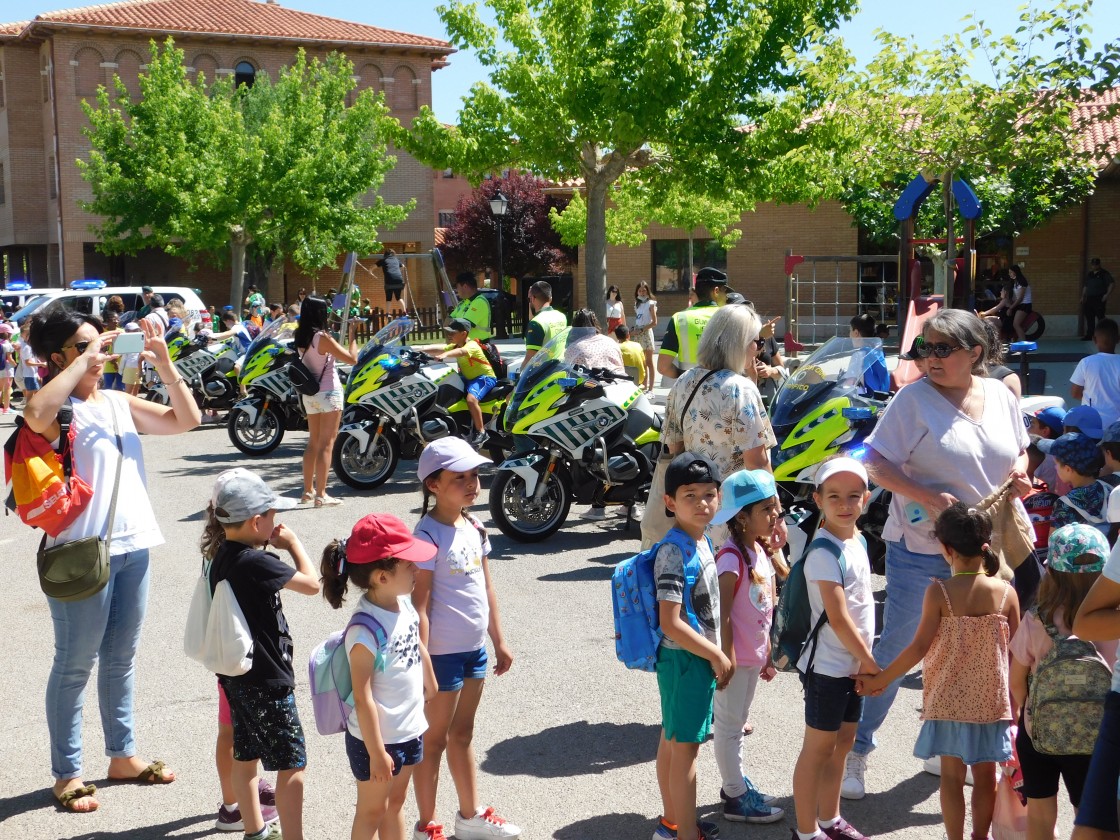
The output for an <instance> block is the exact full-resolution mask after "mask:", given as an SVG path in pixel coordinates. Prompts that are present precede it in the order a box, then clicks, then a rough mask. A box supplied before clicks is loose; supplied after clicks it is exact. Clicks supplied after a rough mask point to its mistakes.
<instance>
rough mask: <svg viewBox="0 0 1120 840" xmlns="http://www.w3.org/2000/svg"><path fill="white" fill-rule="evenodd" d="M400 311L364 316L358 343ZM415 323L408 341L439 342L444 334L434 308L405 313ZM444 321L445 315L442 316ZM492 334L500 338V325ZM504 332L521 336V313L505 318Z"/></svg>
mask: <svg viewBox="0 0 1120 840" xmlns="http://www.w3.org/2000/svg"><path fill="white" fill-rule="evenodd" d="M405 314H406V313H404V312H403V311H402V310H400V309H391V310H389V311H385V310H383V309H374V310H373V311H372V312H370V314H369V315H368V316H364V317H365V320H364V321H363V322H362V323H361V324H360V325H359V326H358V343H359V344H365V343H366V342H367V341H369V340H370V338H372V337H373V335H374V333H376V332H377V331H378V330H379V329H381V328H382V327H384V326H385V325H386V324H388V323H389V322H390V321H392V320H394V319H396V318H400V317H402V316H403V315H405ZM407 314H408V315H409V316H410V317H412V318H413V319H414V320H415V321H416V326H414V327H413V329H412V332H411V333H410V334H409V337H408V339H409V341H417V340H420V341H439V340H440V339H442V338H443V337H444V336H445V335H446V333H445V332H444V331H443V323H444V322H443V321H440V320H439V317H438V315H437V312H436V308H435V307H434V306H427V307H420V308H419V309H414V310H413V311H411V312H409V313H407ZM494 315H495V320H497V319H498V318H500V316H499V315H498V313H494ZM444 317H445V320H446V315H445V316H444ZM493 326H494V334H495V336H496V337H501V335H502V332H503V330H501V329H499V327H500V326H501V325H499V324H498V323H495V324H494V325H493ZM505 327H506V329H505V330H504V332H506V333H507V334H508V335H521V334H522V324H521V313H519V312H516V313H512V314H511V315H510V316H509V317H508V318H507V323H506V324H505Z"/></svg>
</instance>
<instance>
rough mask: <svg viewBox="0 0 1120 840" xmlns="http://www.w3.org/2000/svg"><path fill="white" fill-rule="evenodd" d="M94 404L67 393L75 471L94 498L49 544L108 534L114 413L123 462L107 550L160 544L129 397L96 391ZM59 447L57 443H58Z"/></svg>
mask: <svg viewBox="0 0 1120 840" xmlns="http://www.w3.org/2000/svg"><path fill="white" fill-rule="evenodd" d="M98 393H99V394H100V397H101V399H99V400H97V401H96V402H93V401H89V402H87V401H83V400H80V399H78V398H77V397H71V398H70V402H71V403H72V404H73V406H74V417H73V420H72V421H71V422H72V424H73V426H74V429H75V432H76V436H75V438H74V448H73V454H74V474H75V475H77V476H79V477H80V478H82V479H83V480H84V481H86V482H87V483H88V484H89V485H90V486H91V487H92V488H93V498H92V499H91V500H90V502H89V504H88V505H86V507H85V509H84V510H83V511H82V512H81V514H79V516H78V518H77V519H75V520H74V521H73V522H72V523H71V524H70V527H69V528H67V529H66V530H65V531H63V532H62V533H61V534H59V535H58V536H57V537H54V538H51V537H49V536H48V537H47V548H50V547H51V546H55V545H59V544H61V543H65V542H70V541H72V540H80V539H82V538H83V537H93V536H100V537H105V536H106V535H107V534H108V528H107V527H106V526H107V524H108V519H109V505H110V503H111V502H112V500H113V479H114V478H115V477H116V471H117V459H118V458H119V457H120V456H119V454H118V453H119V451H120V450H118V449H117V439H116V437H115V436H114V434H113V414H112V413H111V412H113V411H114V410H115V413H116V416H117V428H118V430H119V431H120V434H121V445H122V447H123V448H124V463H123V464H122V465H121V483H120V489H119V490H118V491H117V510H116V524H115V525H114V526H113V542H112V545H111V546H110V547H109V553H110V554H112V555H114V556H116V555H118V554H127V553H128V552H130V551H139V550H140V549H142V548H152V547H153V546H157V545H162V544H163V534H162V533H160V530H159V523H158V521H157V520H156V515H155V512H154V511H153V510H152V503H151V501H150V500H149V499H148V486H147V478H146V476H145V474H144V450H143V448H142V447H141V446H140V435H139V434H138V433H137V432H136V425H135V424H134V423H133V422H132V412H131V411H130V410H129V408H128V396H127V395H125V394H122V393H119V392H113V391H99V392H98ZM56 446H57V444H56Z"/></svg>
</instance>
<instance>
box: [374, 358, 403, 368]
mask: <svg viewBox="0 0 1120 840" xmlns="http://www.w3.org/2000/svg"><path fill="white" fill-rule="evenodd" d="M377 363H378V364H379V365H381V367H383V368H385V370H392V369H393V368H395V367H396V366H397V365H399V364H400V363H401V360H400V359H398V358H397V357H396V356H389V357H388V358H385V359H379V360H378V361H377Z"/></svg>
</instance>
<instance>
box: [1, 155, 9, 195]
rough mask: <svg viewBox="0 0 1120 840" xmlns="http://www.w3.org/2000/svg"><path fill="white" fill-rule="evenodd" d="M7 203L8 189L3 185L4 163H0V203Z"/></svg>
mask: <svg viewBox="0 0 1120 840" xmlns="http://www.w3.org/2000/svg"><path fill="white" fill-rule="evenodd" d="M7 203H8V190H7V188H6V187H5V185H4V164H2V163H0V204H7Z"/></svg>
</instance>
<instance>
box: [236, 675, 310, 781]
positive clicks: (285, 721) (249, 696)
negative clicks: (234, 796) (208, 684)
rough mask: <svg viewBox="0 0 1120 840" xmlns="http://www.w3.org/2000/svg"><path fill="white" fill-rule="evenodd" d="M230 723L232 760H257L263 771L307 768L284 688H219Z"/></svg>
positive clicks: (290, 695)
mask: <svg viewBox="0 0 1120 840" xmlns="http://www.w3.org/2000/svg"><path fill="white" fill-rule="evenodd" d="M222 688H224V689H225V692H226V699H227V700H228V701H229V711H230V717H231V718H232V719H233V757H234V758H235V759H237V760H238V761H256V760H258V759H259V760H260V762H261V765H262V766H263V767H264V769H265V770H267V771H269V772H273V771H276V770H299V769H302V768H303V767H306V766H307V746H306V744H305V743H304V739H303V726H302V725H301V724H300V722H299V711H298V710H297V709H296V696H295V693H294V691H293V689H291V688H289V687H287V686H269V685H239V684H238V683H237V682H235V681H233V680H227V681H226V682H224V683H223V684H222Z"/></svg>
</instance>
